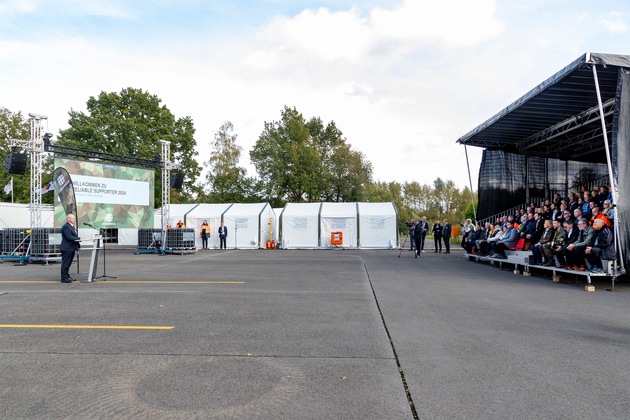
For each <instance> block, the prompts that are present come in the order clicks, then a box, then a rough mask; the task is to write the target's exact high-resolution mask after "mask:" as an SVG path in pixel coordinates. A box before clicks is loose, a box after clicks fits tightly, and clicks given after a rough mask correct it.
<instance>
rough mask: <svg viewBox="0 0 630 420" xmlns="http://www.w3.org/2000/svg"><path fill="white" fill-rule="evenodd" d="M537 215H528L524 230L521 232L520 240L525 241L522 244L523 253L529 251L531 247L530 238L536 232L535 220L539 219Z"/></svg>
mask: <svg viewBox="0 0 630 420" xmlns="http://www.w3.org/2000/svg"><path fill="white" fill-rule="evenodd" d="M537 214H538V213H528V214H527V222H526V223H525V229H524V230H523V231H522V232H521V238H523V239H525V242H524V243H523V251H529V250H530V249H531V247H532V245H533V243H532V236H533V235H534V233H535V232H536V220H537V219H538V218H540V216H537Z"/></svg>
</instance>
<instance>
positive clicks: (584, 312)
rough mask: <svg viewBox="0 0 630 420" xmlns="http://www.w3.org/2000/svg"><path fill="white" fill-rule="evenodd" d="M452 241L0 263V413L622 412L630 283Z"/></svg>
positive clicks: (629, 357) (394, 415) (113, 253)
mask: <svg viewBox="0 0 630 420" xmlns="http://www.w3.org/2000/svg"><path fill="white" fill-rule="evenodd" d="M453 248H454V252H453V253H452V254H449V255H446V254H434V253H433V252H432V251H431V250H428V251H427V253H424V254H421V256H420V258H413V255H412V253H411V252H409V251H407V250H404V251H401V252H399V251H391V250H390V251H383V250H371V251H357V250H352V251H351V250H295V251H286V250H275V251H265V250H256V251H252V250H227V251H218V250H211V251H200V252H199V253H198V254H194V255H164V256H160V255H152V254H142V255H134V253H133V251H132V250H124V249H116V250H108V252H107V273H106V274H108V275H110V276H115V277H116V278H107V279H105V280H100V281H97V282H94V283H80V282H74V283H72V284H61V283H59V280H58V279H59V268H60V267H59V266H60V264H50V265H43V264H28V265H26V266H16V265H14V264H13V263H11V262H7V261H5V262H3V263H2V264H0V293H2V294H1V295H0V324H1V325H0V372H1V373H0V417H1V418H3V419H4V418H6V419H13V418H77V419H78V418H80V419H85V418H239V419H243V418H244V419H248V418H252V419H254V418H256V419H259V418H260V419H278V418H290V419H296V418H299V419H344V418H347V419H359V418H361V419H412V418H414V415H417V417H418V418H421V419H477V418H478V419H506V418H516V419H521V418H522V419H532V418H556V419H565V418H566V419H594V418H602V419H603V418H606V419H615V418H619V419H621V418H630V414H629V413H630V363H629V361H630V284H628V283H619V284H617V286H616V290H617V291H616V292H608V291H606V288H609V287H610V283H609V281H604V280H601V281H600V280H597V281H596V282H595V285H596V288H597V291H596V292H594V293H589V292H585V291H584V287H583V285H584V283H583V280H580V281H578V283H577V284H557V283H553V282H551V280H550V278H549V277H544V276H542V275H534V276H532V277H524V276H522V275H519V276H517V275H514V274H513V273H512V271H510V270H500V269H498V268H494V267H491V266H489V265H487V264H485V263H476V262H471V261H465V260H464V259H463V258H462V256H463V253H462V252H461V251H460V250H459V249H457V247H456V246H454V247H453ZM399 255H400V257H399ZM87 260H88V258H87V256H82V259H81V262H80V264H81V266H80V268H81V271H85V270H86V269H87V264H88V261H87ZM76 269H77V268H76V265H75V266H73V269H72V270H71V273H72V272H75V273H76ZM102 269H103V268H102V266H100V267H99V270H98V271H99V274H102ZM74 277H77V278H79V279H85V278H86V277H87V276H86V275H85V274H79V275H74ZM405 384H406V387H405ZM410 402H411V403H410Z"/></svg>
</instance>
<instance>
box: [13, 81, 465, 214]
mask: <svg viewBox="0 0 630 420" xmlns="http://www.w3.org/2000/svg"><path fill="white" fill-rule="evenodd" d="M68 115H69V118H68V128H67V129H65V130H60V132H59V134H58V135H57V136H56V139H54V144H56V145H60V146H68V147H73V148H80V149H87V150H94V151H97V152H106V153H113V154H117V155H123V156H133V157H138V158H144V159H155V157H156V156H157V155H159V154H160V153H161V144H160V142H159V140H168V141H170V143H171V160H172V162H173V163H175V164H176V165H177V166H178V167H179V168H180V169H179V171H180V172H182V173H183V174H184V179H185V181H184V186H183V188H182V189H181V190H173V189H172V190H171V202H172V203H194V202H213V203H227V202H242V203H246V202H269V203H270V204H271V205H272V206H273V207H282V206H284V205H285V204H286V203H289V202H293V203H300V202H355V201H365V202H383V201H391V202H393V203H394V204H395V206H396V208H397V211H398V216H399V220H400V223H401V226H404V222H405V221H408V220H411V219H412V218H417V217H420V216H423V215H424V216H427V218H428V219H429V220H436V219H443V218H449V220H454V221H459V220H463V219H464V218H466V217H467V212H468V213H469V214H470V215H471V214H472V207H471V205H470V190H469V189H468V188H467V187H465V188H464V189H463V190H459V189H458V188H457V187H456V186H455V185H454V183H453V182H452V181H450V180H449V181H443V180H442V179H441V178H437V179H435V180H434V181H433V183H432V184H431V185H426V184H424V185H422V184H420V183H418V182H415V181H414V182H405V183H398V182H395V181H394V182H381V181H374V180H373V179H372V164H371V162H370V161H369V160H368V159H367V157H366V156H365V155H364V154H363V153H361V152H360V151H358V150H356V149H354V148H353V147H352V146H351V145H350V144H349V143H348V142H347V140H346V138H345V137H344V136H343V133H342V131H341V130H340V129H339V128H338V127H337V126H336V124H335V122H334V121H331V122H328V123H325V122H324V121H322V120H321V118H319V117H312V118H310V119H306V118H305V117H304V116H303V115H302V114H301V113H300V112H299V111H298V110H297V109H295V108H290V107H287V106H285V107H284V108H283V109H282V110H281V112H280V118H279V119H278V120H277V121H271V122H264V124H263V127H262V131H261V133H260V135H259V137H258V139H257V141H256V143H255V144H254V146H253V148H252V149H251V150H250V151H249V159H250V161H251V163H252V165H253V166H254V168H255V171H256V174H255V175H253V176H248V174H247V171H246V169H245V168H243V167H242V166H239V163H240V161H241V157H242V154H243V148H242V147H241V146H239V145H238V142H237V134H236V133H235V130H234V126H233V125H232V123H231V122H229V121H226V122H224V123H223V124H222V125H221V126H220V127H218V129H217V131H216V132H215V134H214V138H213V139H210V146H211V151H210V154H209V156H206V157H205V159H204V160H203V163H201V164H200V163H199V159H197V158H198V156H199V155H198V152H197V151H196V146H197V142H196V139H195V128H194V123H193V120H192V118H190V117H183V118H177V117H175V116H174V115H173V114H172V113H171V111H170V110H169V109H168V108H167V107H166V106H165V105H163V104H162V101H161V100H160V98H158V97H157V96H156V95H152V94H150V93H149V92H145V91H143V90H142V89H134V88H126V89H122V90H121V91H120V92H109V93H108V92H101V93H100V94H99V95H98V96H96V97H94V96H91V97H90V98H89V99H88V101H87V112H79V111H75V110H70V112H69V113H68ZM28 138H29V121H28V119H27V118H26V117H25V116H24V115H22V113H21V111H11V110H9V109H7V108H3V107H0V159H1V160H0V161H1V162H4V161H5V158H6V155H7V154H8V153H11V152H12V151H11V150H10V147H9V139H28ZM203 158H204V157H202V159H203ZM202 165H203V166H204V167H205V168H206V169H207V175H206V176H205V177H202V176H201V174H202V171H203V168H202ZM52 166H53V162H52V157H51V156H48V157H47V158H46V159H45V175H44V181H43V183H44V184H46V182H48V181H49V180H50V177H51V174H52V171H53V167H52ZM160 175H161V174H160V169H157V170H156V182H155V197H156V206H157V205H159V202H160V200H159V197H160V195H161V188H162V187H161V176H160ZM10 178H11V175H9V174H7V173H6V172H4V171H3V172H2V173H1V174H0V187H1V186H4V185H6V184H7V183H8V182H9V179H10ZM13 178H14V183H13V193H14V198H15V201H16V202H21V203H28V201H29V199H30V196H29V187H30V184H29V168H27V173H26V174H25V175H13ZM0 193H1V194H4V191H1V192H0ZM2 200H3V201H5V202H6V201H10V200H11V197H10V195H7V194H4V197H3V198H2ZM52 200H53V195H52V194H44V196H43V197H42V202H43V203H52Z"/></svg>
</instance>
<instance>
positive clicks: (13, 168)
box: [4, 153, 27, 175]
mask: <svg viewBox="0 0 630 420" xmlns="http://www.w3.org/2000/svg"><path fill="white" fill-rule="evenodd" d="M26 158H27V155H25V154H20V153H9V154H8V155H7V159H6V160H5V161H4V170H5V172H7V173H10V174H16V175H24V173H25V172H26Z"/></svg>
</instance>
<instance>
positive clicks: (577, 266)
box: [564, 218, 595, 271]
mask: <svg viewBox="0 0 630 420" xmlns="http://www.w3.org/2000/svg"><path fill="white" fill-rule="evenodd" d="M578 229H579V233H578V237H577V240H576V241H575V242H573V243H571V244H569V245H567V247H566V248H565V250H564V257H565V258H566V259H567V269H571V270H578V271H585V270H586V260H585V258H584V257H585V253H586V248H587V247H592V246H593V243H594V242H595V229H593V228H592V227H591V226H589V225H588V221H587V220H586V219H585V218H581V219H580V220H579V221H578Z"/></svg>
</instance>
